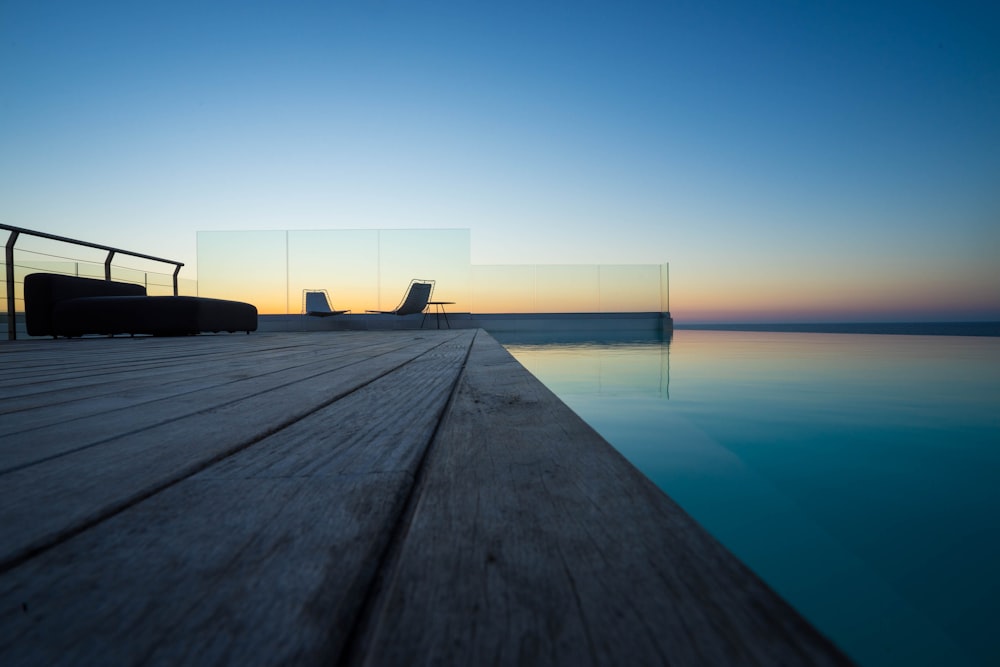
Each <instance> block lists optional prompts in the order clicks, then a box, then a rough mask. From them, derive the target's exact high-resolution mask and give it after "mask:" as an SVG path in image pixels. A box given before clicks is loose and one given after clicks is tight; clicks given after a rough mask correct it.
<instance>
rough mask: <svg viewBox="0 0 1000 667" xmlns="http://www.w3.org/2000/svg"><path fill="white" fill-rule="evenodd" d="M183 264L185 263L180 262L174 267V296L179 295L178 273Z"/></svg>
mask: <svg viewBox="0 0 1000 667" xmlns="http://www.w3.org/2000/svg"><path fill="white" fill-rule="evenodd" d="M182 266H184V265H183V264H178V265H177V266H175V267H174V296H177V294H178V292H177V274H178V273H180V272H181V267H182Z"/></svg>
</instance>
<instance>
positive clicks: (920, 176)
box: [0, 0, 1000, 322]
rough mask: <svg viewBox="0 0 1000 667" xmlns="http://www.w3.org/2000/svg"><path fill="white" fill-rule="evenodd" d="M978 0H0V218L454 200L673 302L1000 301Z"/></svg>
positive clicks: (93, 219) (129, 243) (158, 234)
mask: <svg viewBox="0 0 1000 667" xmlns="http://www.w3.org/2000/svg"><path fill="white" fill-rule="evenodd" d="M998 119H1000V5H998V4H997V3H995V2H981V3H980V2H961V1H957V2H947V3H943V2H922V1H921V0H909V1H906V2H878V1H875V0H869V1H866V2H852V1H850V0H845V1H836V2H827V1H817V2H804V1H802V2H800V1H783V0H775V1H770V2H753V1H743V2H722V1H714V0H700V1H691V2H686V1H685V2H655V3H644V2H630V1H628V0H625V1H618V2H592V1H589V0H577V1H575V2H546V1H544V0H536V1H535V2H528V3H521V2H516V1H515V2H503V3H499V2H472V1H468V2H419V1H410V2H402V1H399V2H396V1H393V0H371V1H366V2H329V1H328V2H295V1H285V2H253V1H249V2H190V3H189V2H184V1H180V0H171V1H169V2H167V1H164V2H154V1H150V2H120V3H118V2H100V1H92V2H59V1H46V2H37V1H27V0H26V1H21V0H0V222H3V223H6V224H10V225H16V226H20V227H26V228H29V229H35V230H39V231H44V232H48V233H53V234H60V235H66V236H70V237H74V238H82V239H85V240H88V241H93V242H96V243H103V244H108V245H114V246H118V247H123V248H126V249H129V250H134V251H137V252H143V253H148V254H151V255H156V256H160V257H167V258H170V259H176V260H179V261H183V262H185V263H186V266H185V268H184V271H183V272H182V277H186V278H195V277H197V271H198V268H197V247H196V246H197V232H198V231H209V230H212V231H221V230H270V229H277V230H283V229H290V230H323V229H380V228H382V229H399V228H403V229H405V228H468V229H469V230H470V233H471V253H472V257H471V259H472V262H473V264H532V263H545V264H578V263H586V264H593V263H598V264H628V263H636V264H660V263H664V262H669V264H670V304H671V310H672V312H673V315H674V317H675V319H676V320H678V321H687V322H698V321H704V322H711V321H823V320H856V321H864V320H886V321H893V320H908V319H909V320H914V319H916V320H984V319H986V320H1000V259H998V258H1000V122H998Z"/></svg>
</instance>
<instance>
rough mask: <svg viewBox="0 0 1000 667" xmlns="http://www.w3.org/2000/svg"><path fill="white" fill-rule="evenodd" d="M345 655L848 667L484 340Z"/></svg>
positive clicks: (418, 660) (367, 659) (470, 661)
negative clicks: (375, 592)
mask: <svg viewBox="0 0 1000 667" xmlns="http://www.w3.org/2000/svg"><path fill="white" fill-rule="evenodd" d="M415 493H416V501H415V503H414V506H413V508H412V517H411V518H410V520H409V524H408V526H407V528H406V530H405V533H404V534H402V535H401V537H400V538H399V540H398V541H397V543H396V545H395V547H394V550H393V557H392V561H391V564H390V565H389V566H388V567H387V569H386V571H385V572H384V573H383V575H382V583H381V588H380V592H379V596H378V597H377V598H376V599H375V600H373V602H372V605H371V607H370V609H369V612H368V614H367V617H366V620H365V622H364V631H363V632H362V633H361V635H360V636H359V638H358V639H357V642H356V643H355V644H354V645H353V646H352V652H351V663H353V664H364V665H384V664H442V665H446V664H467V665H479V664H503V665H513V664H518V665H523V664H551V665H588V664H589V665H596V664H637V665H639V664H670V665H778V664H781V665H837V664H850V661H849V660H848V659H847V658H846V657H845V656H844V655H842V654H841V653H840V652H839V651H838V649H837V648H836V647H834V646H833V645H832V644H831V643H830V642H829V641H827V640H826V639H825V638H824V637H822V636H821V635H820V634H818V633H817V632H816V631H815V630H814V629H813V628H812V627H811V626H810V625H809V624H808V623H806V622H805V621H804V620H803V619H802V618H801V617H800V616H799V615H798V614H797V613H796V612H795V611H794V610H793V609H791V608H790V607H789V606H788V605H787V604H786V603H785V602H784V601H782V600H781V599H780V598H779V597H778V596H777V595H776V594H774V593H773V592H772V591H771V590H770V589H769V588H768V587H767V586H766V585H765V584H764V583H763V582H761V581H760V580H759V579H758V578H757V577H756V576H755V575H754V574H753V573H751V572H750V571H749V570H748V569H747V568H746V567H745V566H743V565H742V564H741V563H740V562H738V561H737V560H736V558H735V557H733V556H732V555H731V554H730V553H728V552H727V551H726V550H725V549H724V548H723V547H722V546H721V545H720V544H719V543H718V542H716V541H715V540H714V539H713V538H712V537H711V536H709V535H708V534H707V533H706V532H705V531H704V530H703V529H702V528H701V527H699V526H698V525H697V524H696V523H695V522H694V521H693V520H692V519H691V518H690V517H688V516H687V515H686V514H685V513H684V512H683V511H682V510H681V509H680V508H679V507H678V506H677V505H676V504H674V503H673V502H672V501H671V500H670V499H669V498H668V497H667V496H665V495H664V494H663V493H662V492H661V491H660V490H659V489H657V488H656V487H655V486H654V485H653V484H652V483H651V482H650V481H649V480H648V479H646V478H645V477H644V476H643V475H642V474H641V473H639V472H638V471H637V470H636V469H635V468H633V467H632V466H631V465H630V464H629V463H628V462H626V461H625V460H624V459H623V458H622V457H621V456H620V455H618V454H617V452H615V451H614V450H613V449H612V448H611V447H610V445H608V444H607V443H606V442H605V441H604V440H603V439H601V438H600V436H598V435H597V434H596V433H595V432H594V431H593V430H592V429H591V428H590V427H588V426H587V425H586V424H585V423H584V422H582V420H580V419H579V418H578V417H577V416H576V415H575V414H574V413H573V412H572V411H570V410H569V409H568V408H567V407H566V406H565V405H564V404H562V403H561V402H560V401H558V399H556V398H555V397H554V396H553V395H552V394H551V393H550V392H549V391H548V390H547V389H545V387H543V386H542V385H541V384H540V383H539V382H538V381H537V380H535V379H534V378H533V377H532V376H531V375H530V374H529V373H528V372H527V371H526V370H524V368H523V367H521V366H520V365H519V364H518V363H517V362H516V361H515V360H514V359H513V358H511V357H510V355H509V354H508V353H507V352H506V351H505V350H503V349H502V348H501V347H500V346H499V345H498V344H496V343H495V342H494V341H493V340H492V339H490V338H489V337H488V336H486V335H485V334H482V333H480V335H479V337H477V339H476V341H475V343H474V345H473V349H472V352H471V355H470V359H469V363H468V366H467V370H466V372H465V374H464V375H463V378H462V379H461V381H460V384H459V387H458V389H457V393H456V396H455V398H454V401H453V403H452V405H451V407H450V408H449V411H448V413H446V416H445V419H444V421H443V422H442V425H441V428H440V429H439V431H438V435H437V439H436V440H435V442H434V443H433V444H432V447H431V450H430V452H429V454H428V458H427V460H426V462H425V467H424V469H423V471H422V475H421V478H420V481H419V484H418V488H417V490H416V491H415Z"/></svg>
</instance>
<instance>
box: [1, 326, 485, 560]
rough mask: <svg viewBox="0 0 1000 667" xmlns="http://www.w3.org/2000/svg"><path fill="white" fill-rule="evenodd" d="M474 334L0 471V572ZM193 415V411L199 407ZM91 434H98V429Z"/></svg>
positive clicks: (419, 342) (441, 339)
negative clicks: (415, 361)
mask: <svg viewBox="0 0 1000 667" xmlns="http://www.w3.org/2000/svg"><path fill="white" fill-rule="evenodd" d="M435 333H436V332H435ZM471 335H472V334H471V332H455V333H452V334H441V335H422V336H419V337H413V336H411V337H410V339H411V344H410V345H408V346H406V347H404V348H402V349H397V350H394V351H390V352H387V353H385V354H381V355H379V356H376V357H373V358H370V359H366V360H364V361H358V362H357V363H355V364H353V365H352V366H350V367H345V368H337V369H334V370H332V371H328V372H321V373H318V374H315V375H313V376H309V377H300V378H298V379H297V380H296V381H289V382H287V383H285V384H283V385H275V384H270V385H268V386H266V387H263V388H262V389H261V390H260V391H258V392H256V393H246V392H240V393H236V394H234V395H233V396H232V397H231V399H232V400H229V401H228V402H222V403H216V404H214V405H211V406H207V407H206V406H205V405H204V404H200V409H199V410H197V411H188V412H187V413H186V414H184V415H183V416H181V417H180V418H177V419H173V420H170V421H164V422H161V423H157V424H154V425H151V426H147V427H145V428H142V429H138V430H135V431H131V432H127V433H122V432H121V431H120V430H119V431H117V432H116V433H114V435H112V436H111V437H110V438H109V439H108V440H105V441H101V442H97V443H94V444H93V445H92V446H89V447H86V448H84V449H79V450H76V451H72V452H66V453H63V454H62V455H60V456H58V457H55V458H51V459H47V460H45V461H42V462H40V463H37V464H34V465H31V466H29V467H25V468H20V469H15V470H12V471H10V472H7V473H6V474H4V475H2V476H0V496H2V497H3V498H4V499H5V501H4V503H3V505H2V506H0V531H2V532H0V537H2V539H0V548H2V549H3V552H2V553H0V569H3V568H4V567H9V566H10V564H12V563H15V562H19V561H20V560H22V559H23V558H25V557H27V556H28V555H29V554H31V553H32V552H34V551H36V550H38V549H41V548H46V547H48V546H50V545H51V544H53V543H55V542H58V541H60V540H62V539H65V538H66V537H67V536H68V535H71V534H73V533H75V532H76V531H78V530H80V529H82V528H83V527H86V526H87V525H90V524H92V523H94V522H95V521H99V520H100V519H102V518H104V517H106V516H108V515H110V514H112V513H114V512H117V511H120V510H121V509H123V508H124V507H127V506H128V505H130V504H132V503H134V502H136V501H137V500H139V499H141V498H143V497H145V496H146V495H148V494H149V493H152V492H154V491H156V490H157V489H159V488H163V487H164V486H166V485H169V484H172V483H174V482H176V481H177V480H179V479H182V478H184V477H187V476H189V475H191V474H193V473H195V472H197V471H199V470H201V469H202V468H203V467H205V466H206V465H208V464H210V463H212V462H213V461H217V460H219V459H220V458H222V457H225V456H228V455H230V454H232V453H234V452H236V451H238V450H240V449H242V448H244V447H246V446H247V445H249V444H252V443H254V442H256V441H259V440H261V439H262V438H264V437H266V436H267V435H269V434H271V433H274V432H277V431H279V430H281V429H283V428H286V427H287V426H288V425H290V424H292V423H294V422H296V421H297V420H299V419H302V418H303V417H305V416H307V415H309V414H311V413H313V412H315V411H316V410H319V409H320V408H323V407H325V406H327V405H330V404H332V403H334V402H335V401H337V400H339V399H341V398H342V397H344V396H346V395H348V394H350V393H351V392H353V391H356V390H357V389H359V388H360V387H363V386H365V385H366V384H368V383H370V382H372V381H374V380H376V379H378V378H380V377H382V376H384V375H386V374H388V373H390V372H391V371H393V370H395V369H397V368H400V367H403V366H405V365H406V364H408V363H410V362H412V361H413V360H414V359H416V358H418V357H420V356H421V355H423V354H426V353H427V351H428V350H431V349H434V348H437V347H442V346H444V345H445V344H446V343H448V342H449V341H453V340H454V341H461V340H463V339H464V340H465V341H466V342H467V341H468V340H469V339H470V338H471ZM442 349H444V348H443V347H442ZM454 353H455V352H454V351H453V354H454ZM179 400H180V399H173V400H171V401H170V403H176V402H178V401H179ZM190 407H192V408H199V403H198V402H197V401H194V402H193V403H192V405H191V406H190ZM91 427H92V428H94V429H98V428H101V427H100V425H99V424H97V423H94V424H91ZM331 428H336V425H335V424H332V425H331ZM87 436H88V434H81V435H80V437H81V439H83V438H85V437H87Z"/></svg>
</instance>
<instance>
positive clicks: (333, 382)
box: [0, 304, 848, 665]
mask: <svg viewBox="0 0 1000 667" xmlns="http://www.w3.org/2000/svg"><path fill="white" fill-rule="evenodd" d="M338 305H339V304H338ZM285 316H286V317H287V316H288V314H285ZM297 317H300V318H301V317H302V316H297ZM327 319H334V318H327ZM470 319H471V318H470ZM0 368H2V370H3V373H2V375H0V413H2V414H3V424H4V428H3V433H2V434H0V441H2V445H0V457H2V458H0V490H2V493H3V497H4V498H5V502H4V506H3V509H2V510H0V512H2V514H3V521H2V524H0V525H2V526H3V529H2V530H3V539H2V540H0V545H2V552H0V596H2V598H3V606H2V608H3V609H4V612H3V614H4V622H3V623H2V624H0V628H2V630H0V661H2V662H3V663H4V664H60V663H63V664H80V663H86V662H101V663H116V664H121V663H125V664H133V663H148V662H159V663H195V664H203V663H204V664H207V663H212V664H218V663H226V664H275V663H323V664H330V663H336V664H411V663H441V664H481V663H486V662H489V663H500V664H514V663H517V664H522V663H546V664H567V665H570V664H571V665H578V664H663V663H671V664H680V665H684V664H808V665H816V664H847V663H848V660H847V659H846V658H845V657H844V656H843V655H842V654H841V653H840V652H839V651H838V649H837V648H836V647H834V646H833V645H832V644H830V643H829V641H827V640H826V639H825V638H824V637H822V636H821V635H820V634H819V633H817V632H816V631H815V630H814V629H813V628H812V627H810V626H809V624H808V623H807V622H806V621H804V620H803V619H802V618H801V616H799V614H798V613H797V612H796V611H795V610H794V609H792V608H791V607H790V606H789V605H788V604H787V603H785V602H784V601H783V600H781V599H780V598H779V597H778V596H777V595H776V594H775V593H773V592H772V591H771V590H770V589H769V588H768V587H767V586H766V585H765V584H763V583H762V582H761V581H760V580H759V579H758V578H757V577H756V576H755V575H754V574H753V573H752V572H750V571H749V570H748V569H747V568H746V567H745V566H743V565H742V564H741V563H740V562H739V561H738V560H737V559H736V558H735V557H734V556H732V555H731V554H730V553H729V552H728V551H726V550H725V549H724V548H723V547H722V546H721V545H720V544H719V543H718V542H717V541H715V540H714V539H713V538H712V537H711V536H710V535H708V533H706V532H705V531H704V530H703V529H702V528H700V527H699V526H698V525H697V524H696V523H695V522H694V521H693V520H692V519H691V518H690V517H688V515H687V514H685V513H684V512H683V510H681V509H680V508H679V507H678V506H677V505H676V504H675V503H674V502H673V501H671V500H670V499H669V498H668V497H667V496H666V495H664V494H663V493H662V492H661V491H660V490H659V489H658V488H656V487H655V485H653V484H652V483H651V482H650V481H649V480H648V479H647V478H646V477H644V476H643V475H642V474H641V473H639V472H638V471H637V470H636V469H635V468H634V467H633V466H632V465H631V464H629V463H628V462H627V461H625V460H624V459H623V458H622V457H621V456H620V455H619V454H618V453H617V452H616V451H615V450H614V449H613V448H612V447H611V446H610V445H609V444H608V443H607V442H605V441H604V440H603V439H602V438H601V437H600V436H599V435H597V434H596V433H595V432H594V431H593V430H592V429H591V428H590V427H589V426H588V425H587V424H586V423H584V422H583V421H582V420H581V419H580V418H579V417H577V416H576V415H575V414H574V413H573V412H572V411H571V410H570V409H569V408H567V407H566V406H565V405H564V404H563V403H562V402H561V401H559V399H558V398H556V397H555V396H554V395H553V394H552V393H551V392H549V391H548V390H547V389H546V388H545V387H544V386H543V385H541V384H540V383H539V382H538V381H537V380H536V379H535V378H534V377H533V376H532V375H531V374H530V373H528V372H527V371H526V370H525V369H524V368H523V367H522V366H520V364H518V363H517V362H516V361H515V360H514V359H513V358H512V357H511V356H510V355H509V354H508V353H507V352H506V350H504V349H503V347H502V346H500V345H499V344H498V343H497V342H496V340H495V339H493V338H492V337H491V336H490V334H489V333H488V332H486V331H484V330H483V329H477V328H463V329H455V330H422V329H407V330H364V331H362V330H358V331H351V330H345V331H336V332H332V331H311V332H309V331H295V332H280V331H271V332H266V331H265V332H258V333H255V334H253V335H250V336H246V335H225V334H223V335H204V336H190V337H180V338H161V337H135V338H121V337H118V338H108V337H87V338H81V339H59V340H55V341H53V340H47V339H29V340H15V341H8V342H5V343H3V344H0Z"/></svg>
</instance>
